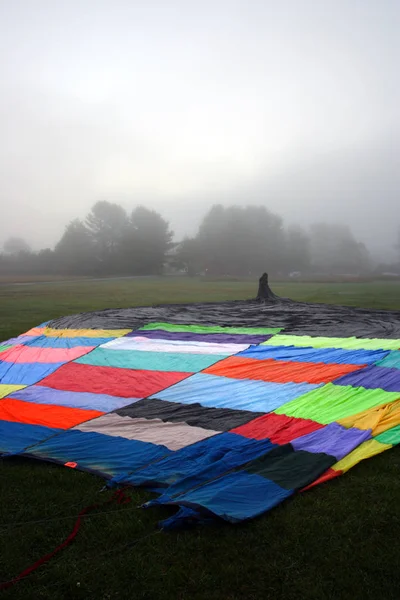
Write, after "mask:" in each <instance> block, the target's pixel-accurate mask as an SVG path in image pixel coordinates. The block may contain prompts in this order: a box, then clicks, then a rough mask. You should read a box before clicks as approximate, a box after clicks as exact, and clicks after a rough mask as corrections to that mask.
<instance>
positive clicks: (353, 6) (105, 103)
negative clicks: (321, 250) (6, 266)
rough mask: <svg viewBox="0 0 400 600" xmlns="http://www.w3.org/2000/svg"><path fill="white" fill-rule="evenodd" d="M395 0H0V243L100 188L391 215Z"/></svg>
mask: <svg viewBox="0 0 400 600" xmlns="http://www.w3.org/2000/svg"><path fill="white" fill-rule="evenodd" d="M399 30H400V0H332V1H331V0H282V1H277V0H202V1H201V2H200V1H199V0H0V246H1V244H2V243H3V242H4V240H5V239H6V237H8V236H9V235H16V234H18V235H22V236H23V237H25V238H26V239H27V240H28V241H29V242H30V243H31V244H32V245H33V246H34V247H35V248H40V247H44V246H51V245H53V244H54V243H55V242H56V241H57V239H58V238H59V237H60V235H61V233H62V231H63V227H64V225H65V224H66V223H67V222H68V221H69V220H70V219H72V218H73V217H75V216H81V217H83V216H84V215H85V213H86V212H87V211H88V210H89V209H90V206H91V205H92V204H93V203H94V202H95V201H97V200H99V199H108V200H113V201H118V202H121V203H122V204H123V205H124V206H125V207H127V208H131V207H134V206H135V205H136V204H139V203H146V204H147V205H148V206H150V207H152V208H155V209H157V210H159V211H160V212H162V214H163V216H164V217H165V218H167V219H168V220H169V221H170V222H171V225H172V228H173V229H174V230H175V231H176V233H177V236H178V237H181V236H182V235H184V234H185V233H188V234H191V233H194V231H195V230H196V226H197V224H198V221H199V219H200V218H201V216H202V215H203V213H204V212H205V211H206V209H207V208H208V207H209V206H210V204H211V203H212V202H215V201H221V202H223V203H225V204H228V203H232V202H236V203H253V202H256V203H265V205H266V206H268V207H269V208H270V209H271V210H274V211H277V212H279V213H280V214H281V215H282V216H283V217H284V218H285V221H286V222H287V223H292V222H296V221H299V222H301V223H302V224H307V223H310V222H312V221H316V220H321V219H330V220H336V221H345V222H348V223H349V224H350V225H351V226H352V227H353V230H354V231H355V233H356V234H357V235H358V237H360V238H361V239H363V240H364V241H366V242H367V243H369V244H370V245H371V247H372V248H373V249H374V250H375V249H376V250H380V249H381V250H382V251H387V252H388V251H389V250H390V249H391V247H392V246H393V244H394V241H395V235H396V230H397V227H398V225H400V214H399V212H400V211H399V208H398V206H399V199H400V194H399V191H400V111H399V106H400V83H399V59H400V36H399Z"/></svg>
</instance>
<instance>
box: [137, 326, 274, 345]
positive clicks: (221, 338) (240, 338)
mask: <svg viewBox="0 0 400 600" xmlns="http://www.w3.org/2000/svg"><path fill="white" fill-rule="evenodd" d="M138 336H140V337H146V338H149V339H156V340H157V339H158V340H175V341H191V342H210V343H217V344H218V343H221V344H226V343H233V344H261V342H265V341H266V340H269V338H270V337H272V335H267V334H266V335H241V334H237V333H191V332H187V333H183V332H175V331H164V330H163V329H154V330H151V331H140V330H138V329H137V330H136V331H132V332H131V333H128V334H127V336H126V337H138Z"/></svg>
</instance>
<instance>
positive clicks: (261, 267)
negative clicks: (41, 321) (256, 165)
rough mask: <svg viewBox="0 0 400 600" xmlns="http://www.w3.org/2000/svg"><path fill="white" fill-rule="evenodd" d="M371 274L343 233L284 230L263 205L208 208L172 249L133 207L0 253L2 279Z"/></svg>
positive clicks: (114, 208)
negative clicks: (41, 243)
mask: <svg viewBox="0 0 400 600" xmlns="http://www.w3.org/2000/svg"><path fill="white" fill-rule="evenodd" d="M370 268H371V259H370V256H369V253H368V250H367V248H366V247H365V245H364V244H363V243H361V242H359V241H357V240H356V239H355V237H354V235H353V233H352V231H351V229H350V228H349V227H348V226H346V225H335V224H328V223H316V224H314V225H312V226H310V227H309V228H308V229H307V230H306V229H304V228H302V227H300V226H290V227H287V228H286V227H284V223H283V219H282V218H281V217H280V216H279V215H277V214H275V213H273V212H271V211H269V210H268V209H267V208H266V207H264V206H246V207H242V206H228V207H224V206H222V205H214V206H213V207H212V208H211V209H210V210H209V211H208V212H207V214H206V215H205V217H204V218H203V220H202V222H201V224H200V226H199V228H198V231H197V234H196V235H195V236H194V237H191V238H189V237H187V238H185V239H184V240H183V241H181V242H180V243H177V242H173V232H172V231H171V229H170V226H169V223H168V222H167V221H166V220H165V219H164V218H163V217H162V216H161V215H160V214H159V213H158V212H156V211H154V210H150V209H148V208H146V207H144V206H138V207H136V208H135V209H134V210H133V211H132V212H131V213H130V214H128V213H127V212H126V211H125V209H124V208H123V207H122V206H120V205H118V204H116V203H112V202H107V201H100V202H97V203H96V204H94V206H93V207H92V209H91V210H90V212H89V214H88V215H87V216H86V218H85V219H83V220H81V219H74V220H73V221H71V222H70V223H69V224H68V225H67V226H66V228H65V231H64V233H63V235H62V236H61V239H60V240H59V241H58V243H57V244H56V245H55V247H54V249H51V248H46V249H43V250H40V251H39V252H33V251H32V250H31V249H30V248H29V245H28V244H27V243H26V242H25V241H24V240H22V239H20V238H10V239H8V240H7V241H6V242H5V243H4V246H3V252H2V253H1V254H0V274H28V273H29V274H49V275H50V274H55V273H57V274H67V275H98V276H103V275H104V276H105V275H111V274H112V275H161V274H162V273H163V272H165V270H166V269H169V270H170V271H171V270H178V271H181V272H187V273H188V274H189V275H195V274H199V273H207V274H212V275H235V276H246V275H253V274H256V275H258V274H260V273H261V272H263V271H265V270H267V271H268V272H269V273H271V274H282V275H285V274H286V275H287V274H288V273H290V272H295V271H298V272H301V273H309V272H311V271H312V272H314V273H316V272H321V273H327V272H329V273H365V272H368V270H369V269H370Z"/></svg>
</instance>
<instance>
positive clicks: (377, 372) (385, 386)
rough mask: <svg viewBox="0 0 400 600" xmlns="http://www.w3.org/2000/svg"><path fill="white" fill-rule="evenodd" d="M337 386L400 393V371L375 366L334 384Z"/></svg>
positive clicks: (347, 376)
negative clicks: (378, 389)
mask: <svg viewBox="0 0 400 600" xmlns="http://www.w3.org/2000/svg"><path fill="white" fill-rule="evenodd" d="M333 383H334V384H335V385H352V386H353V387H364V388H367V389H375V388H380V389H382V390H385V392H400V370H399V369H389V368H387V367H375V366H373V365H371V366H369V367H366V368H365V369H362V370H361V371H354V373H349V374H348V375H345V376H344V377H340V379H336V381H334V382H333Z"/></svg>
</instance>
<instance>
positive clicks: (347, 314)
mask: <svg viewBox="0 0 400 600" xmlns="http://www.w3.org/2000/svg"><path fill="white" fill-rule="evenodd" d="M159 321H162V322H168V323H175V324H188V325H194V324H198V325H221V326H232V327H240V326H243V327H282V328H284V329H285V333H287V334H295V335H311V336H326V337H350V336H355V337H360V338H368V337H372V338H392V339H394V338H399V337H400V311H396V312H395V311H383V310H367V309H360V308H351V307H348V306H334V305H329V304H307V303H304V302H292V301H291V300H286V299H284V298H283V299H282V298H281V299H277V300H276V301H273V302H268V301H267V302H263V303H260V302H257V301H256V300H248V301H238V302H220V303H197V304H175V305H164V306H145V307H137V308H126V309H106V310H103V311H96V312H91V313H83V314H78V315H72V316H67V317H61V318H59V319H55V320H54V321H51V322H50V324H49V325H50V326H51V327H55V328H61V329H62V328H72V329H75V328H76V329H81V328H88V329H137V328H139V327H141V326H143V325H144V324H146V323H154V322H159Z"/></svg>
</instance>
